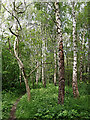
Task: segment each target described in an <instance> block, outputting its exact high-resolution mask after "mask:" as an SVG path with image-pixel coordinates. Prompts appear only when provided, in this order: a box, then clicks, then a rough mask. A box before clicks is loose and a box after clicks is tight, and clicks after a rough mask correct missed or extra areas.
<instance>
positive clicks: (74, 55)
mask: <svg viewBox="0 0 90 120" xmlns="http://www.w3.org/2000/svg"><path fill="white" fill-rule="evenodd" d="M74 6H75V3H74V2H72V15H73V80H72V88H73V95H74V97H78V96H79V91H78V85H77V44H76V42H77V41H76V33H75V32H76V20H75V10H74Z"/></svg>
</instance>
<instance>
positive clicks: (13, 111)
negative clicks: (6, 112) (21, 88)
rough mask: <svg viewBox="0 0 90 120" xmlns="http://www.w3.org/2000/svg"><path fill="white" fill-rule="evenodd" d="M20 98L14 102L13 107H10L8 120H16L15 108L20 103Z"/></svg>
mask: <svg viewBox="0 0 90 120" xmlns="http://www.w3.org/2000/svg"><path fill="white" fill-rule="evenodd" d="M21 97H22V96H20V97H19V98H18V99H17V100H16V102H15V103H14V105H13V106H12V109H11V112H10V118H9V119H8V120H16V116H15V112H16V107H17V104H18V102H19V101H20V98H21Z"/></svg>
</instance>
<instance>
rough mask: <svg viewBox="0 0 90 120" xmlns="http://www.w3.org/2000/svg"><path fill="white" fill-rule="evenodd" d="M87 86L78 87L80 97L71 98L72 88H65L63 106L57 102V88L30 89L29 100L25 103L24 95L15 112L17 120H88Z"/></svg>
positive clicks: (25, 96)
mask: <svg viewBox="0 0 90 120" xmlns="http://www.w3.org/2000/svg"><path fill="white" fill-rule="evenodd" d="M86 88H87V85H85V84H83V83H81V84H80V85H79V91H80V97H79V98H78V99H74V98H73V94H72V88H71V87H65V101H64V105H59V104H57V102H58V86H54V85H53V84H49V85H47V87H46V88H39V89H38V88H37V89H31V100H30V101H29V102H27V95H26V94H25V95H24V96H23V97H22V98H21V100H20V102H19V104H18V106H17V110H16V116H17V118H18V119H24V120H26V119H36V120H37V119H38V120H41V119H46V120H47V119H59V120H60V119H65V120H66V119H73V120H74V119H77V120H78V119H84V120H85V119H86V120H87V119H90V105H89V101H90V95H89V94H88V89H86Z"/></svg>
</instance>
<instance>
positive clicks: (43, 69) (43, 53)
mask: <svg viewBox="0 0 90 120" xmlns="http://www.w3.org/2000/svg"><path fill="white" fill-rule="evenodd" d="M45 60H46V55H45V39H44V38H43V41H42V83H43V85H44V87H45V86H46V81H45V64H44V62H45Z"/></svg>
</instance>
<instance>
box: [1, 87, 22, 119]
mask: <svg viewBox="0 0 90 120" xmlns="http://www.w3.org/2000/svg"><path fill="white" fill-rule="evenodd" d="M17 87H19V88H14V87H12V88H10V90H8V89H5V90H3V91H2V119H3V120H8V118H9V117H10V111H11V108H12V106H13V104H14V103H15V101H16V100H17V99H18V98H19V97H20V96H21V95H23V94H24V89H23V86H22V88H21V90H20V86H17Z"/></svg>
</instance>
